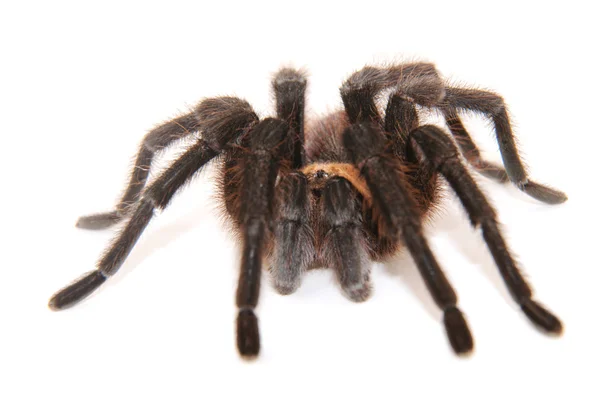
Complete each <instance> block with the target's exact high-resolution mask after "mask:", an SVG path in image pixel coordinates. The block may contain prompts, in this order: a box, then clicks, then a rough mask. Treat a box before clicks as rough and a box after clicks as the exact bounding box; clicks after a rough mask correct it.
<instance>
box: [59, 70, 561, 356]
mask: <svg viewBox="0 0 600 400" xmlns="http://www.w3.org/2000/svg"><path fill="white" fill-rule="evenodd" d="M306 83H307V79H306V75H305V74H304V73H303V72H302V71H298V70H295V69H291V68H284V69H281V70H280V71H279V72H277V74H275V76H274V79H273V92H274V94H275V99H276V114H277V115H276V117H274V118H265V119H262V120H261V119H259V117H258V116H257V115H256V114H255V113H254V111H253V110H252V107H251V106H250V105H249V104H248V103H247V102H246V101H244V100H241V99H239V98H235V97H217V98H210V99H206V100H204V101H202V102H200V103H199V104H198V106H197V107H196V108H195V109H194V110H193V111H192V112H190V113H188V114H185V115H182V116H180V117H178V118H175V119H173V120H171V121H168V122H166V123H165V124H163V125H160V126H158V127H157V128H155V129H153V130H152V131H150V132H149V133H148V134H147V135H146V137H145V138H144V140H143V142H142V145H141V147H140V150H139V152H138V155H137V158H136V162H135V167H134V169H133V171H132V173H131V178H130V182H129V184H128V186H127V189H126V191H125V193H124V194H123V196H122V199H121V201H120V202H119V203H118V204H117V206H116V210H115V211H112V212H109V213H103V214H95V215H90V216H85V217H82V218H80V219H79V221H78V223H77V226H78V227H80V228H85V229H101V228H106V227H108V226H111V225H113V224H115V223H117V222H119V221H121V220H124V221H126V222H125V225H124V228H123V230H122V231H121V232H120V233H119V234H118V236H117V237H116V238H115V240H114V242H113V243H112V244H111V245H110V247H109V248H108V249H107V251H106V252H105V253H104V255H103V256H102V257H101V258H100V260H99V261H98V264H97V268H96V269H95V270H92V271H90V272H88V273H87V274H86V275H84V276H83V277H82V278H80V279H79V280H77V281H76V282H74V283H72V284H71V285H70V286H68V287H66V288H64V289H62V290H61V291H59V292H58V293H56V294H55V295H54V296H53V297H52V298H51V300H50V303H49V306H50V308H51V309H53V310H60V309H63V308H66V307H69V306H71V305H73V304H75V303H76V302H78V301H79V300H81V299H83V298H84V297H86V296H87V295H89V294H90V293H91V292H93V291H94V290H95V289H96V288H98V287H99V286H100V285H101V284H102V283H103V282H105V281H106V279H107V278H108V277H110V276H111V275H113V274H114V273H116V272H117V270H118V269H119V268H120V267H121V265H122V264H123V262H124V261H125V259H126V257H127V255H128V254H129V252H130V251H131V249H132V248H133V246H134V244H135V242H136V241H137V239H138V238H139V236H140V235H141V233H142V232H143V230H144V228H145V227H146V225H147V224H148V223H149V221H150V219H151V218H152V216H153V213H154V210H155V209H157V208H158V209H164V208H165V207H166V206H167V205H168V204H169V202H170V200H171V198H172V197H173V195H174V194H175V193H176V191H177V190H178V189H179V188H180V187H181V186H182V185H183V184H184V183H186V182H187V181H189V180H190V178H191V177H192V176H194V175H195V174H196V173H197V172H198V171H199V170H200V169H201V168H202V167H203V166H204V165H206V164H207V163H208V162H210V161H211V160H215V162H218V163H219V164H220V168H221V169H220V170H221V174H220V177H219V188H220V193H221V199H222V202H223V205H224V209H225V210H226V212H227V214H228V216H229V217H230V219H231V222H232V223H233V226H234V227H235V229H236V231H237V233H238V238H239V240H240V242H241V247H242V260H241V269H240V278H239V282H238V288H237V295H236V303H237V306H238V308H239V313H238V318H237V344H238V349H239V351H240V354H241V355H243V356H255V355H257V354H258V351H259V347H260V346H259V333H258V320H257V318H256V315H255V313H254V309H255V307H256V305H257V303H258V297H259V289H260V280H261V271H262V268H263V265H264V266H266V267H268V269H269V271H270V274H271V278H272V282H273V285H274V287H275V288H276V289H277V291H279V292H280V293H282V294H289V293H292V292H293V291H294V290H295V289H297V288H298V286H299V285H300V281H301V278H302V275H303V274H304V272H306V271H307V270H308V269H311V268H318V267H328V268H332V269H333V270H334V271H335V274H336V276H337V278H338V281H339V283H340V285H341V287H342V289H343V292H344V293H345V294H346V295H347V296H348V297H349V298H350V299H351V300H354V301H363V300H366V299H367V298H368V296H369V294H370V291H371V283H370V279H369V275H370V263H371V261H373V260H380V259H383V258H385V257H387V256H390V255H392V254H394V253H396V252H398V251H399V250H400V249H401V248H405V249H406V251H408V252H409V253H410V255H411V256H412V257H413V259H414V261H415V263H416V265H417V267H418V269H419V272H420V273H421V275H422V277H423V279H424V280H425V283H426V285H427V288H428V289H429V291H430V293H431V295H432V296H433V299H434V300H435V302H436V304H437V305H438V306H439V307H440V309H441V310H442V311H443V313H444V317H443V320H444V325H445V328H446V333H447V335H448V338H449V340H450V344H451V346H452V348H453V349H454V351H456V352H457V353H465V352H469V351H470V350H471V349H472V348H473V339H472V337H471V333H470V331H469V328H468V325H467V322H466V320H465V318H464V316H463V314H462V312H461V311H460V310H459V308H458V305H457V302H458V300H457V296H456V294H455V292H454V290H453V288H452V286H451V285H450V283H449V282H448V280H447V279H446V277H445V275H444V273H443V272H442V269H441V268H440V267H439V265H438V263H437V261H436V259H435V257H434V256H433V254H432V252H431V250H430V248H429V246H428V244H427V240H426V239H425V237H424V235H423V230H422V224H423V221H424V220H425V218H426V217H427V215H428V214H429V212H430V211H431V210H432V207H433V206H434V205H435V204H436V202H437V201H438V195H437V194H438V191H439V187H440V185H439V178H440V177H441V178H444V179H445V180H446V181H447V182H448V183H449V185H450V187H451V188H452V190H453V191H454V192H455V193H456V194H457V196H458V198H459V199H460V201H461V203H462V205H463V207H464V208H465V210H466V212H467V214H468V216H469V219H470V220H471V224H472V225H473V226H474V227H475V228H480V229H481V231H482V233H483V237H484V240H485V242H486V244H487V245H488V247H489V249H490V252H491V253H492V256H493V258H494V260H495V262H496V265H497V267H498V270H499V272H500V274H501V276H502V278H503V279H504V282H505V283H506V286H507V287H508V290H509V291H510V293H511V295H512V296H513V298H514V300H515V301H516V302H517V303H518V304H519V305H520V307H521V309H522V310H523V312H524V313H525V315H526V316H527V317H528V318H529V319H530V320H531V321H532V322H533V323H534V324H535V325H537V326H538V327H539V328H541V329H543V330H545V331H547V332H550V333H560V332H561V330H562V326H561V323H560V321H559V320H558V318H556V317H555V316H554V315H552V313H550V312H549V311H547V310H546V309H545V308H543V307H542V306H541V305H540V304H538V303H537V302H536V301H534V300H533V299H532V291H531V289H530V287H529V286H528V284H527V283H526V281H525V280H524V279H523V277H522V276H521V274H520V272H519V269H518V267H517V265H516V263H515V261H514V259H513V257H512V256H511V254H510V252H509V250H508V248H507V246H506V243H505V242H504V239H503V238H502V235H501V233H500V230H499V228H498V224H497V222H496V214H495V211H494V209H493V208H492V206H491V205H490V204H489V203H488V201H487V200H486V198H485V196H484V195H483V193H482V192H481V191H480V190H479V188H478V187H477V184H476V183H475V181H474V180H473V178H472V177H471V175H470V172H469V170H468V168H467V167H465V165H464V164H463V161H462V158H464V159H466V161H467V162H468V163H469V164H470V165H471V167H473V168H474V169H475V170H477V171H479V172H480V173H482V174H484V175H485V176H487V177H490V178H492V179H495V180H497V181H499V182H507V181H509V180H510V181H511V182H512V183H513V184H515V185H516V186H517V187H518V188H519V189H521V190H522V191H524V192H525V193H527V194H529V195H530V196H532V197H534V198H536V199H538V200H540V201H543V202H546V203H550V204H555V203H562V202H564V201H565V200H566V199H567V198H566V196H565V195H564V194H563V193H561V192H559V191H557V190H554V189H551V188H548V187H546V186H543V185H540V184H537V183H535V182H533V181H531V180H530V179H529V178H528V176H527V174H526V172H525V169H524V167H523V164H522V162H521V160H520V158H519V155H518V152H517V148H516V146H515V141H514V137H513V133H512V130H511V126H510V122H509V118H508V113H507V110H506V107H505V105H504V101H503V100H502V98H501V97H500V96H498V95H496V94H494V93H491V92H486V91H481V90H476V89H470V88H459V87H452V86H448V85H446V84H445V82H444V81H443V80H442V78H441V77H440V76H439V74H438V72H437V71H436V69H435V67H434V66H433V65H432V64H428V63H408V64H398V65H394V66H391V67H385V68H383V67H382V68H378V67H365V68H363V69H362V70H360V71H358V72H356V73H354V74H352V75H351V76H350V77H349V78H348V79H347V80H346V81H345V82H344V84H343V85H342V87H341V90H340V91H341V95H342V100H343V103H344V109H343V111H339V112H335V113H333V114H330V115H328V116H326V117H324V118H321V119H316V120H313V121H312V122H311V123H307V124H306V127H305V116H304V100H305V90H306ZM384 94H387V95H388V98H387V103H386V104H387V105H386V107H385V110H380V109H379V107H378V100H379V98H380V97H381V96H383V95H384ZM420 108H430V109H435V110H437V111H439V112H441V114H442V115H443V117H444V119H445V121H446V125H447V128H448V129H449V131H450V133H451V134H452V136H450V135H448V134H447V133H446V131H445V130H444V129H442V128H440V127H437V126H434V125H421V124H420V123H419V112H418V111H419V109H420ZM462 111H471V112H477V113H480V114H483V115H484V116H485V117H487V118H489V119H490V120H491V122H492V124H493V126H494V128H495V131H496V136H497V139H498V143H499V145H500V151H501V154H502V159H503V162H504V167H505V168H506V169H504V168H502V167H500V166H496V165H494V164H491V163H489V162H487V161H485V160H483V159H482V158H481V157H480V154H479V151H478V149H477V147H476V146H475V144H474V143H473V141H472V140H471V138H470V136H469V134H468V133H467V131H466V129H465V127H464V126H463V125H462V123H461V120H460V118H459V113H460V112H462ZM196 132H198V133H199V138H198V139H197V140H196V141H195V142H194V144H192V145H191V146H190V147H189V148H188V149H187V151H186V152H185V153H184V154H183V155H182V156H181V157H180V158H179V159H177V160H176V161H175V162H174V163H173V164H172V165H171V166H170V167H169V168H168V169H167V170H166V171H165V172H163V173H162V174H161V175H160V176H159V177H158V178H157V179H155V180H154V181H152V182H151V183H149V184H146V180H147V178H148V174H149V169H150V167H151V164H152V159H153V157H154V155H155V154H156V153H157V152H158V151H160V150H163V149H164V148H166V147H168V146H169V145H171V144H172V143H174V142H175V141H177V140H179V139H182V138H184V137H188V136H190V135H191V134H193V133H196ZM452 137H453V138H454V139H455V141H456V144H458V146H456V145H455V141H454V140H453V139H452Z"/></svg>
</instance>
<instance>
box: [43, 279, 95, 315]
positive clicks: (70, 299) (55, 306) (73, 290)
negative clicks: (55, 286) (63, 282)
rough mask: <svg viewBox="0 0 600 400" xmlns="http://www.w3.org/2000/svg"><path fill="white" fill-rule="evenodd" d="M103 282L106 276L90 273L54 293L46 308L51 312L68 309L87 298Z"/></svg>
mask: <svg viewBox="0 0 600 400" xmlns="http://www.w3.org/2000/svg"><path fill="white" fill-rule="evenodd" d="M105 281H106V276H104V275H102V273H101V272H100V271H97V270H94V271H90V272H88V273H86V274H85V275H84V276H82V277H81V278H79V279H78V280H77V281H75V282H74V283H72V284H70V285H69V286H67V287H65V288H63V289H61V290H60V291H58V292H57V293H55V294H54V296H52V297H51V298H50V301H49V302H48V308H50V309H51V310H52V311H59V310H64V309H65V308H69V307H71V306H73V305H75V304H76V303H78V302H79V301H81V300H83V299H84V298H85V297H87V296H89V295H90V294H91V293H92V292H93V291H94V290H96V289H98V287H99V286H100V285H102V284H103V283H104V282H105Z"/></svg>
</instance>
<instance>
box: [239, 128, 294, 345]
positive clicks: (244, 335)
mask: <svg viewBox="0 0 600 400" xmlns="http://www.w3.org/2000/svg"><path fill="white" fill-rule="evenodd" d="M288 131H289V126H288V124H287V123H286V122H284V121H281V120H277V119H272V118H269V119H265V120H263V121H261V122H259V123H258V124H257V125H256V126H255V128H254V129H253V130H252V132H251V135H250V138H249V147H248V149H247V150H248V151H247V152H246V153H245V154H244V160H243V165H244V167H243V176H242V182H241V189H240V190H241V195H240V204H241V209H240V215H239V217H240V227H241V232H242V235H241V236H242V262H241V269H240V276H239V281H238V287H237V293H236V304H237V306H238V309H239V312H238V317H237V346H238V351H239V352H240V355H242V356H244V357H255V356H257V355H258V352H259V350H260V337H259V330H258V320H257V318H256V315H255V314H254V308H255V307H256V305H257V304H258V297H259V292H260V276H261V264H262V259H263V256H264V254H263V253H264V250H265V249H266V243H267V240H268V237H267V236H268V234H269V228H270V226H271V224H272V215H273V205H274V204H273V203H274V201H273V200H274V198H275V196H274V194H275V182H276V179H277V174H278V171H279V167H280V161H281V155H282V154H283V151H284V150H285V149H286V147H287V146H285V144H286V143H285V140H286V138H288V137H289V136H288Z"/></svg>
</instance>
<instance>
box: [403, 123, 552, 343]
mask: <svg viewBox="0 0 600 400" xmlns="http://www.w3.org/2000/svg"><path fill="white" fill-rule="evenodd" d="M410 138H411V145H412V146H415V147H418V149H417V151H418V152H420V153H421V154H423V155H424V156H425V158H426V159H427V160H428V161H429V162H431V163H432V164H433V165H435V167H436V168H437V169H438V170H439V171H440V173H441V174H442V175H443V176H444V178H446V180H447V181H448V183H449V184H450V186H451V187H452V189H453V190H454V191H455V192H456V194H457V195H458V197H459V199H460V201H461V202H462V204H463V207H464V208H465V210H466V211H467V213H468V215H469V218H470V219H471V224H472V225H473V227H478V226H480V227H481V230H482V232H483V238H484V239H485V242H486V243H487V246H488V248H489V249H490V252H491V253H492V256H493V257H494V260H495V261H496V265H497V266H498V270H499V271H500V275H501V276H502V279H503V280H504V282H505V284H506V286H507V287H508V290H509V291H510V293H511V295H512V297H513V298H514V300H515V301H516V302H517V304H519V305H520V306H521V309H522V310H523V312H524V313H525V315H527V317H528V318H529V319H530V320H531V321H532V322H533V323H534V324H535V325H537V326H538V327H540V328H542V329H544V330H545V331H547V332H551V333H560V332H561V330H562V325H561V322H560V320H559V319H558V318H556V317H555V316H554V315H553V314H552V313H550V312H549V311H548V310H546V309H545V308H544V307H542V306H541V305H539V304H538V303H537V302H535V301H534V300H533V299H532V290H531V288H530V287H529V285H528V284H527V282H526V281H525V279H524V278H523V276H522V275H521V273H520V272H519V269H518V267H517V265H516V263H515V261H514V259H513V258H512V256H511V255H510V251H509V250H508V247H507V245H506V243H505V242H504V239H503V238H502V235H501V233H500V229H499V227H498V223H497V222H496V212H495V210H494V208H493V207H492V206H491V205H490V204H489V203H488V201H487V200H486V198H485V196H484V194H483V193H482V192H481V191H480V190H479V188H478V187H477V184H476V183H475V181H474V180H473V178H472V177H471V176H470V175H469V173H468V171H467V169H466V168H465V167H464V165H463V164H462V163H461V162H460V159H459V157H458V151H457V149H456V147H455V145H454V143H453V142H452V140H451V139H450V138H449V137H447V136H446V135H445V134H444V132H443V131H442V130H441V129H439V128H438V127H436V126H432V125H425V126H422V127H420V128H419V129H417V130H415V131H413V132H412V133H411V135H410Z"/></svg>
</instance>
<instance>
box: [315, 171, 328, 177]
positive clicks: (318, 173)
mask: <svg viewBox="0 0 600 400" xmlns="http://www.w3.org/2000/svg"><path fill="white" fill-rule="evenodd" d="M328 176H329V174H328V173H327V172H325V171H324V170H322V169H320V170H318V171H317V172H315V178H317V179H323V178H327V177H328Z"/></svg>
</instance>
